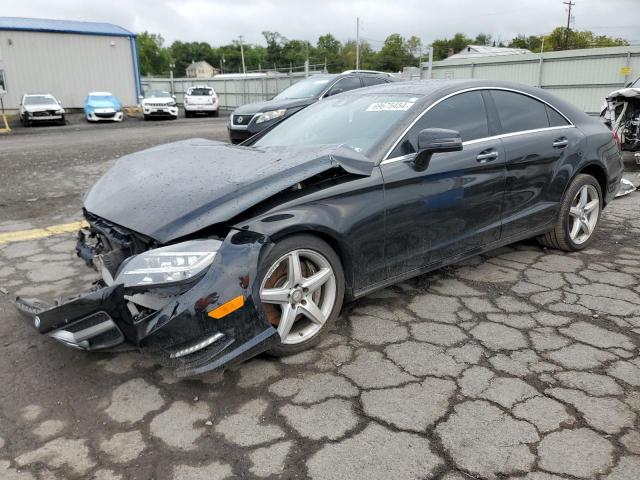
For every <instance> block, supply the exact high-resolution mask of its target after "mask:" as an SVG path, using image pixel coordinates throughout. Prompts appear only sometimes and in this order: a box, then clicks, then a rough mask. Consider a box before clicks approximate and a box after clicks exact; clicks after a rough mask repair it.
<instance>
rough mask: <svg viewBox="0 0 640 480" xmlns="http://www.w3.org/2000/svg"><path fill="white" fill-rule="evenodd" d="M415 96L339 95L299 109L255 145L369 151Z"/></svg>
mask: <svg viewBox="0 0 640 480" xmlns="http://www.w3.org/2000/svg"><path fill="white" fill-rule="evenodd" d="M417 100H418V98H417V97H416V96H415V95H411V94H369V95H347V96H343V95H340V96H338V97H335V98H331V99H329V100H326V101H325V100H323V101H322V102H318V103H316V104H314V105H312V106H310V107H309V108H306V109H304V110H302V111H301V112H300V113H297V114H296V115H295V117H293V121H284V122H282V123H281V124H279V125H277V126H276V127H274V128H273V130H270V131H269V132H268V133H266V134H265V135H264V136H263V137H262V138H260V139H259V140H258V141H257V142H256V143H255V144H254V145H255V146H257V147H271V146H289V145H331V144H344V145H346V146H348V147H351V148H352V149H354V150H355V151H357V152H361V153H363V154H365V155H366V154H368V153H370V151H371V149H372V147H374V146H375V145H376V144H377V143H379V142H380V141H382V140H383V139H384V138H385V136H386V135H387V134H388V132H389V131H390V130H391V129H392V128H393V127H394V126H395V125H396V124H397V123H398V122H399V121H401V120H402V119H403V118H404V117H405V116H406V115H407V111H408V110H409V109H411V107H412V106H413V105H414V103H415V102H416V101H417Z"/></svg>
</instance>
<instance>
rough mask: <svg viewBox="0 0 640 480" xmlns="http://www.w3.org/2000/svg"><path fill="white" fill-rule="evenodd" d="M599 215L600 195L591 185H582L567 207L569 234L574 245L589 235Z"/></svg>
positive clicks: (585, 239) (587, 238) (583, 240)
mask: <svg viewBox="0 0 640 480" xmlns="http://www.w3.org/2000/svg"><path fill="white" fill-rule="evenodd" d="M599 215H600V197H599V196H598V191H597V190H596V188H595V187H594V186H593V185H584V186H583V187H582V188H581V189H580V190H578V193H577V194H576V196H575V197H573V201H572V202H571V208H570V209H569V236H570V237H571V240H572V241H573V243H575V244H576V245H581V244H583V243H584V242H586V241H587V240H589V238H590V237H591V234H592V233H593V230H594V229H595V228H596V224H597V223H598V216H599Z"/></svg>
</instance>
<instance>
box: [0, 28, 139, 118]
mask: <svg viewBox="0 0 640 480" xmlns="http://www.w3.org/2000/svg"><path fill="white" fill-rule="evenodd" d="M0 68H2V69H4V70H5V76H6V80H7V95H6V96H5V97H4V99H3V101H4V106H5V108H7V109H15V108H18V105H19V104H20V99H21V97H22V95H23V94H24V93H42V92H44V93H51V94H53V95H55V96H56V97H57V98H58V99H59V100H60V101H61V102H62V104H63V106H65V107H68V108H81V107H82V105H83V102H84V99H85V97H86V96H87V93H89V92H91V91H108V92H112V93H113V94H114V95H116V96H118V98H120V100H121V101H122V103H123V104H124V105H135V104H136V103H137V99H136V85H135V74H134V59H133V56H132V45H131V39H129V38H128V37H111V36H103V35H78V34H66V33H45V32H26V31H25V32H23V31H8V30H3V31H0Z"/></svg>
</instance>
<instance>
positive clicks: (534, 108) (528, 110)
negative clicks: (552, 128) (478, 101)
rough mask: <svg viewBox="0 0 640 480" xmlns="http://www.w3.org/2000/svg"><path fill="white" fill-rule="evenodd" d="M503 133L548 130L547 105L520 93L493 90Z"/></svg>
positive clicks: (492, 93) (492, 94)
mask: <svg viewBox="0 0 640 480" xmlns="http://www.w3.org/2000/svg"><path fill="white" fill-rule="evenodd" d="M491 96H492V97H493V101H494V103H495V105H496V109H497V110H498V117H499V118H500V123H501V124H502V131H503V133H512V132H522V131H525V130H535V129H537V128H547V127H548V126H549V119H548V117H547V110H546V105H545V104H544V103H542V102H539V101H538V100H535V99H533V98H531V97H528V96H526V95H522V94H520V93H514V92H507V91H503V90H492V91H491Z"/></svg>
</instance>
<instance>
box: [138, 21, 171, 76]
mask: <svg viewBox="0 0 640 480" xmlns="http://www.w3.org/2000/svg"><path fill="white" fill-rule="evenodd" d="M136 45H137V49H138V59H139V62H140V72H141V73H142V75H162V74H163V73H165V72H166V71H168V69H169V54H168V52H167V49H166V48H165V47H164V39H163V38H162V35H159V34H156V33H149V32H146V31H145V32H142V33H139V34H138V35H137V38H136Z"/></svg>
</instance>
